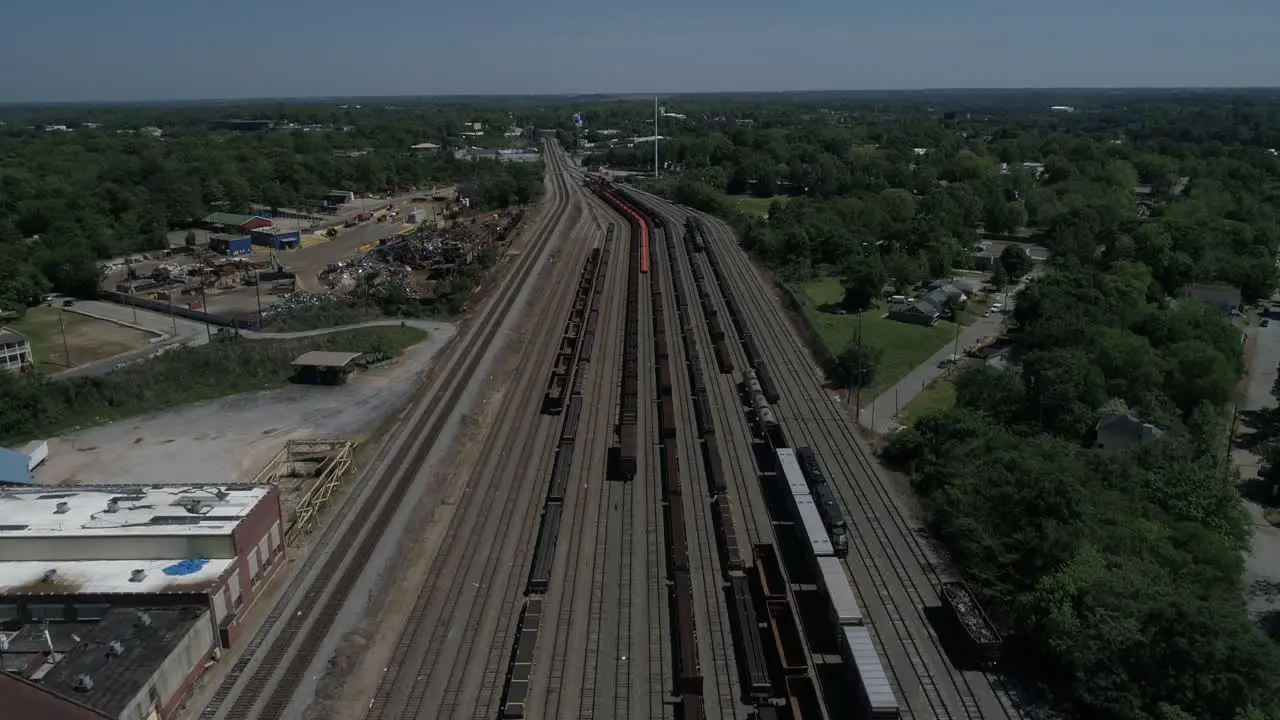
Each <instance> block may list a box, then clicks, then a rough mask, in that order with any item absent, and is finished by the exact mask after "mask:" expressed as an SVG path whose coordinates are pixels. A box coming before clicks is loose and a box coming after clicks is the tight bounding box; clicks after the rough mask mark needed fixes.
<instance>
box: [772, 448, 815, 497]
mask: <svg viewBox="0 0 1280 720" xmlns="http://www.w3.org/2000/svg"><path fill="white" fill-rule="evenodd" d="M775 452H776V454H777V456H778V469H780V470H781V471H782V478H783V480H785V481H786V483H787V487H788V489H789V490H790V492H791V496H792V497H801V496H803V497H809V484H808V483H806V482H805V481H804V473H802V472H801V471H800V463H799V461H797V460H796V452H795V451H794V450H792V449H791V448H778V449H777V450H776V451H775Z"/></svg>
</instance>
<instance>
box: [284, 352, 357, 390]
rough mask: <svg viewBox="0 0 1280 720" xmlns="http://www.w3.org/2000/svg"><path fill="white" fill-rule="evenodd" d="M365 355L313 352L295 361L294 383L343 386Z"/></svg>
mask: <svg viewBox="0 0 1280 720" xmlns="http://www.w3.org/2000/svg"><path fill="white" fill-rule="evenodd" d="M363 355H364V353H351V352H327V351H323V350H312V351H311V352H309V353H304V354H303V355H302V356H300V357H299V358H298V359H296V360H294V361H293V381H294V382H297V383H303V384H306V385H341V384H342V383H344V382H346V381H347V376H348V375H350V374H351V372H352V371H353V370H354V369H355V363H356V360H359V359H360V358H361V357H363Z"/></svg>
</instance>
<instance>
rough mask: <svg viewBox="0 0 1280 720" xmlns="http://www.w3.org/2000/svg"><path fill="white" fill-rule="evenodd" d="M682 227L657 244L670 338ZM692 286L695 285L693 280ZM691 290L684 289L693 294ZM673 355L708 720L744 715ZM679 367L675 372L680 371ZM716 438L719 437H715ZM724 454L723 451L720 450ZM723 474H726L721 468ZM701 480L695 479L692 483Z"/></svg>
mask: <svg viewBox="0 0 1280 720" xmlns="http://www.w3.org/2000/svg"><path fill="white" fill-rule="evenodd" d="M678 228H679V225H676V226H674V228H673V227H672V226H670V225H668V226H667V229H665V230H663V231H662V237H661V238H660V239H659V240H658V241H657V242H655V243H653V258H654V259H653V267H654V268H655V272H654V277H653V280H654V281H655V282H659V283H660V284H661V289H662V292H663V296H664V298H667V299H668V300H667V301H666V302H665V310H666V312H665V318H666V320H665V325H666V326H667V327H668V328H670V333H669V334H670V336H671V337H672V338H677V337H679V326H678V323H677V317H676V315H677V314H676V312H675V308H676V304H675V300H674V297H675V293H674V285H673V282H672V278H673V274H672V272H671V268H672V264H671V258H670V254H669V252H668V246H667V243H666V239H667V237H666V236H667V234H668V233H673V232H674V233H677V236H678V232H679V231H678ZM690 285H692V283H690ZM692 290H693V288H692V287H688V288H685V291H686V292H692ZM697 304H698V303H697V302H696V300H694V301H691V302H690V305H689V310H688V312H689V313H690V317H691V319H692V318H694V317H696V314H697V313H696V310H695V306H696V305H697ZM698 326H699V323H697V322H693V323H692V324H691V330H694V331H695V339H693V340H691V341H690V342H691V343H692V345H691V347H694V348H698V347H699V343H697V342H696V328H697V327H698ZM669 344H670V348H669V352H670V354H671V367H672V368H673V369H672V371H671V375H672V385H673V389H672V401H673V402H674V404H675V410H674V415H675V427H676V431H675V438H674V440H675V443H674V444H675V446H676V447H678V448H679V454H680V458H681V465H682V466H683V467H688V468H699V469H700V470H701V472H699V473H696V474H695V473H687V475H688V476H689V477H690V480H691V483H690V484H691V485H693V486H694V487H695V490H694V491H690V492H686V493H683V494H682V496H681V497H682V500H683V501H684V514H685V517H686V518H687V519H688V522H691V523H692V524H693V533H692V534H691V537H692V538H693V539H694V541H695V542H694V543H692V545H691V547H690V560H689V564H690V570H691V572H692V575H693V577H694V579H695V586H694V587H695V592H694V602H695V611H696V617H697V627H698V641H699V645H700V648H699V653H698V654H699V658H700V660H701V663H702V675H703V691H702V696H703V698H704V701H705V703H706V713H707V717H708V718H730V717H734V716H735V715H736V716H740V717H745V714H746V711H747V708H746V706H745V705H743V704H742V703H741V702H739V698H741V697H742V688H741V683H740V682H739V681H738V675H737V671H736V667H737V666H736V663H735V662H734V650H733V636H732V634H731V627H730V624H729V621H728V618H727V617H726V612H725V606H724V587H725V586H724V580H723V578H724V577H725V576H726V574H727V570H728V568H726V567H723V565H722V563H721V552H720V547H719V543H718V542H717V537H716V530H715V527H714V520H713V518H712V505H711V501H710V496H711V484H710V482H709V481H708V479H707V476H706V472H707V471H706V468H705V467H704V465H705V463H704V460H703V450H702V444H703V441H700V440H699V432H698V428H697V422H696V421H695V418H694V415H693V405H692V401H691V398H692V396H693V391H692V389H691V388H690V386H689V383H690V381H689V375H688V373H687V372H683V370H684V368H685V365H686V363H687V362H688V361H689V358H688V357H687V356H686V353H685V352H684V348H683V347H682V346H681V343H680V342H675V341H672V342H671V343H669ZM706 348H710V345H709V344H708V345H707V346H703V349H699V352H698V364H699V366H700V367H701V368H702V373H703V376H704V380H705V381H709V382H710V384H712V385H719V384H721V383H720V382H717V381H718V379H719V378H718V376H719V375H720V373H719V372H718V369H717V368H716V367H715V364H714V362H713V361H712V359H713V355H714V353H713V352H710V351H707V350H706ZM677 368H678V369H679V371H677V370H676V369H677ZM717 437H718V436H717ZM717 452H718V453H719V454H720V455H721V457H723V451H717ZM721 472H722V473H723V472H724V470H723V467H722V470H721ZM694 478H697V481H696V482H692V481H693V479H694Z"/></svg>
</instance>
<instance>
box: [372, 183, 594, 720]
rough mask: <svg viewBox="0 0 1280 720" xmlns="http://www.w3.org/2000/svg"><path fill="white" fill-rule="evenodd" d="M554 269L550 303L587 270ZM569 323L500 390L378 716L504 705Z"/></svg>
mask: <svg viewBox="0 0 1280 720" xmlns="http://www.w3.org/2000/svg"><path fill="white" fill-rule="evenodd" d="M556 159H558V158H553V160H552V163H553V167H552V171H553V183H558V184H559V186H560V188H561V192H562V193H564V194H565V195H566V197H567V196H568V195H569V193H571V192H572V191H571V190H570V189H569V188H568V185H567V178H566V176H565V175H564V173H563V171H562V170H561V169H560V168H559V167H556V166H555V162H556ZM572 239H573V238H571V240H572ZM584 251H585V244H582V243H573V242H571V245H570V251H569V252H567V253H565V255H564V256H563V258H562V262H561V263H559V266H561V267H569V268H574V269H578V268H580V267H581V259H582V256H583V255H584V254H585V252H584ZM555 276H556V277H557V279H558V288H560V291H559V292H556V293H555V295H556V299H555V300H554V301H553V302H552V303H551V305H552V306H553V307H555V308H557V310H562V309H563V308H565V307H567V302H566V298H565V297H564V295H565V293H563V290H564V289H572V288H574V287H576V285H577V281H578V279H579V278H578V276H577V274H573V273H570V272H564V273H556V274H555ZM563 325H564V312H563V311H559V312H547V313H542V314H541V315H540V316H539V317H538V319H537V320H535V322H534V326H533V337H534V338H535V340H534V342H532V343H530V344H529V345H528V346H527V347H526V353H525V355H524V357H523V359H522V360H521V361H520V363H519V368H520V373H519V377H517V378H516V379H515V380H514V381H513V383H512V388H513V391H512V392H510V393H509V394H507V395H505V396H504V397H503V399H502V403H503V404H502V406H501V409H500V415H501V417H502V420H501V421H500V422H499V423H498V425H497V426H496V427H495V428H493V430H492V431H491V433H490V435H489V437H488V439H487V441H486V443H485V447H489V448H493V449H494V451H493V452H490V453H489V454H488V461H487V462H485V463H484V464H482V466H481V467H479V468H477V469H476V472H473V473H472V474H471V477H470V483H469V486H468V487H467V489H466V491H465V492H464V493H463V495H462V496H461V497H460V498H459V499H458V511H459V512H460V515H458V516H457V517H455V518H454V520H453V521H452V522H451V523H450V524H449V529H448V532H447V534H446V536H445V538H444V541H443V543H442V544H441V547H440V549H439V551H438V552H437V554H436V556H435V560H434V561H433V563H432V568H431V570H430V571H429V573H428V574H427V576H426V577H427V581H426V582H425V583H424V585H423V587H422V588H421V590H420V592H419V594H418V598H417V601H416V602H415V605H414V608H413V610H412V611H411V613H410V616H409V618H408V621H407V622H406V624H405V628H404V630H403V631H402V633H401V641H400V643H399V644H398V646H397V648H396V650H395V653H394V654H393V656H392V659H391V662H390V664H389V666H388V670H387V672H386V674H385V675H384V676H383V679H382V682H381V684H380V686H379V689H378V692H377V694H376V695H375V697H374V700H373V703H372V704H371V706H370V708H369V713H368V717H370V718H404V717H420V718H453V717H466V718H470V717H475V716H477V715H481V716H483V715H493V716H496V715H497V712H498V705H499V703H500V699H501V695H502V692H503V685H504V680H505V670H506V665H507V663H506V662H505V660H506V658H507V656H508V654H509V649H510V643H511V638H512V630H513V629H514V626H515V624H516V621H517V615H518V613H519V610H520V608H521V607H522V606H523V604H522V602H521V600H520V590H521V583H522V582H523V580H524V578H525V576H526V573H527V571H528V566H529V563H530V561H531V559H532V558H530V557H529V554H528V552H527V548H529V547H531V546H532V545H533V542H532V539H533V537H534V535H535V533H536V532H537V531H538V530H539V529H540V525H539V523H538V522H536V519H537V517H538V508H539V504H538V503H537V502H535V499H537V498H540V497H542V496H543V495H544V494H545V493H546V491H547V485H548V482H547V478H548V477H549V475H550V470H551V463H552V461H553V459H554V454H553V453H552V452H551V450H552V448H553V447H554V445H555V443H556V440H557V438H558V437H559V435H560V427H559V423H558V422H555V421H553V420H552V419H549V418H545V417H543V416H542V415H541V413H540V408H541V406H542V402H541V400H542V394H543V391H544V385H543V383H542V382H541V380H542V379H543V378H545V372H546V368H547V367H548V366H549V365H550V364H551V362H550V361H551V359H552V358H553V357H554V356H555V353H556V344H558V340H559V333H558V330H560V329H562V328H563ZM550 339H554V340H556V341H557V342H556V343H555V344H552V343H549V342H548V340H550ZM530 416H532V418H531V417H530ZM499 448H501V450H499ZM500 528H503V529H508V530H509V531H507V532H502V531H500V530H498V529H500ZM512 558H515V560H512Z"/></svg>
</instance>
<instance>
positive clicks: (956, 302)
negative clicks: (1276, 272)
mask: <svg viewBox="0 0 1280 720" xmlns="http://www.w3.org/2000/svg"><path fill="white" fill-rule="evenodd" d="M925 299H927V300H929V302H932V303H934V304H935V305H936V304H938V303H942V304H941V306H940V308H941V309H949V308H953V307H956V308H962V307H964V304H965V303H967V302H969V295H968V294H967V293H965V291H964V290H963V289H962V288H960V287H959V286H957V285H955V284H954V283H950V282H947V281H946V280H934V281H933V282H932V283H929V294H928V295H927V296H925Z"/></svg>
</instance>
